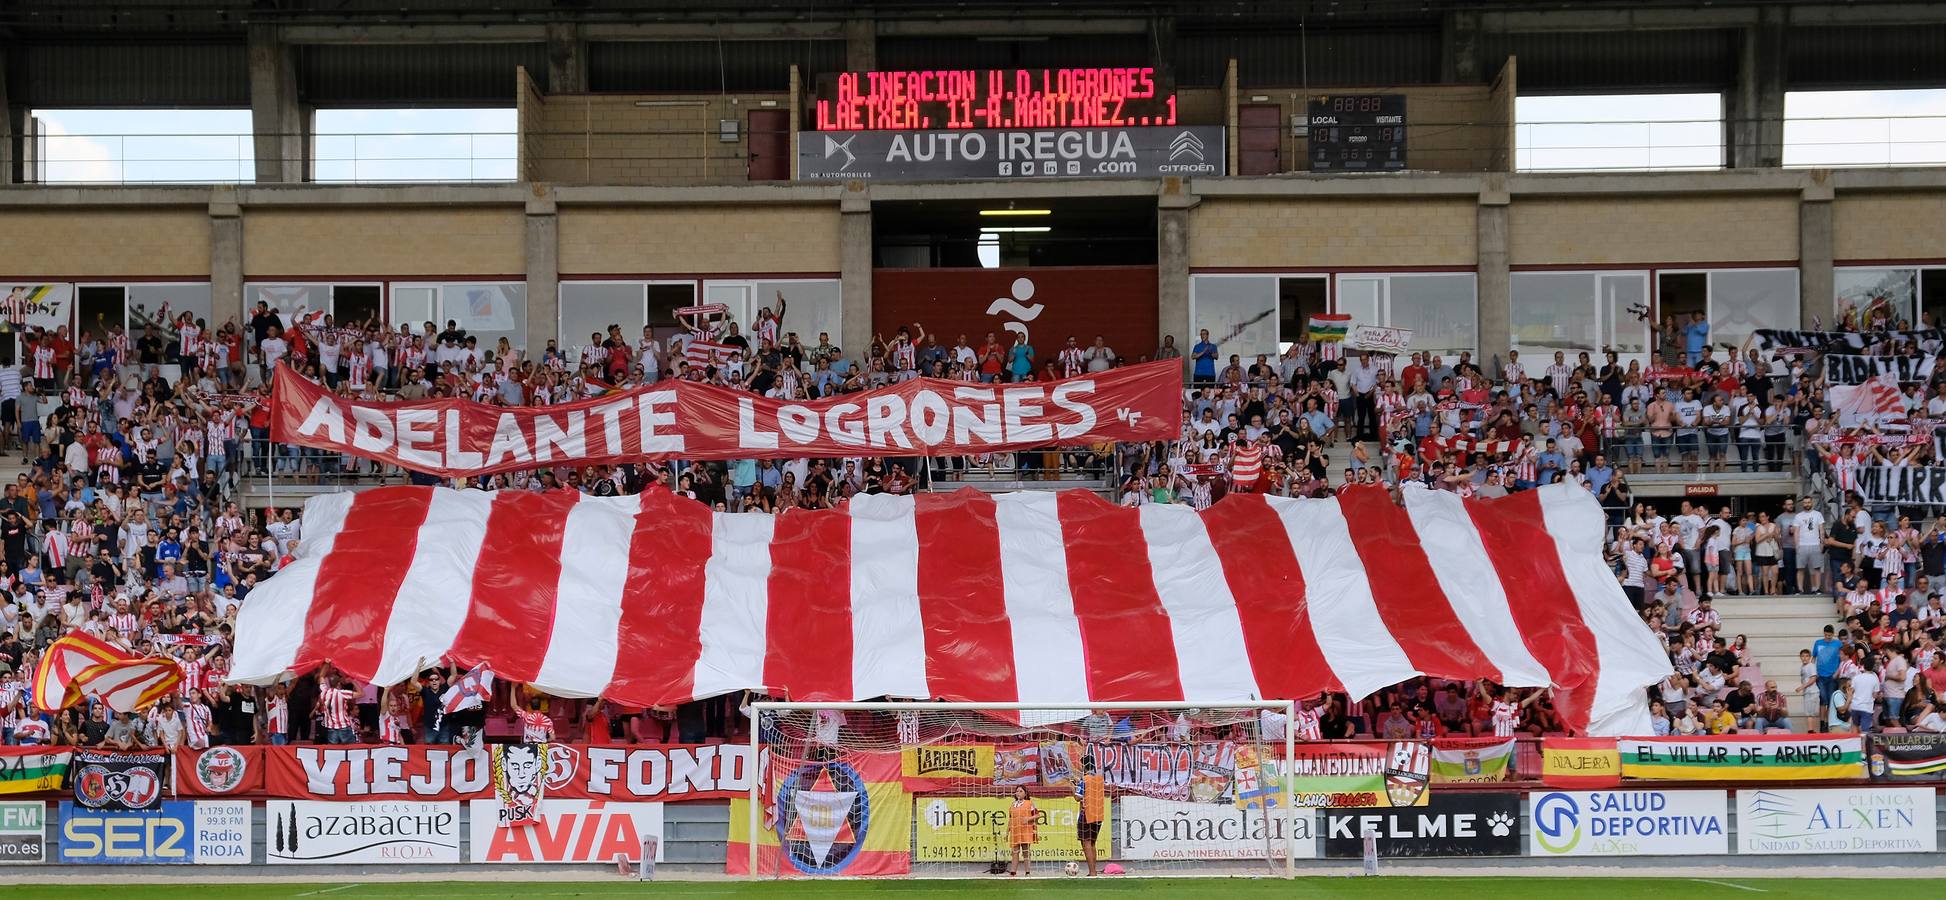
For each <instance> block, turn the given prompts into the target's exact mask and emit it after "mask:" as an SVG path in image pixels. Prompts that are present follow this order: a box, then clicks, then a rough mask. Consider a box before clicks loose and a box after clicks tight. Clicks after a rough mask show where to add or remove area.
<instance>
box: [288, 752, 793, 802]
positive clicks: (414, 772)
mask: <svg viewBox="0 0 1946 900" xmlns="http://www.w3.org/2000/svg"><path fill="white" fill-rule="evenodd" d="M263 751H264V760H265V766H264V790H265V792H267V793H269V794H270V795H271V796H273V797H292V798H300V799H310V800H372V799H398V800H487V799H493V798H494V789H493V764H492V760H491V758H490V757H489V755H488V754H487V751H486V750H485V749H473V750H469V749H465V748H461V747H457V746H427V745H413V746H393V745H381V746H336V747H334V746H316V747H265V748H263ZM754 775H755V767H754V766H752V765H750V748H749V747H746V746H740V745H730V744H723V745H701V746H659V747H622V746H594V745H581V744H549V745H548V746H547V771H546V774H545V775H544V776H543V778H544V781H545V793H546V796H547V797H548V798H549V799H557V798H558V799H573V800H635V801H660V800H724V799H728V798H731V797H743V796H747V795H748V794H749V790H750V779H751V777H753V776H754Z"/></svg>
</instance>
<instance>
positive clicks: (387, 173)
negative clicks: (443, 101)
mask: <svg viewBox="0 0 1946 900" xmlns="http://www.w3.org/2000/svg"><path fill="white" fill-rule="evenodd" d="M311 127H312V138H311V156H312V163H311V166H312V169H311V173H312V177H313V178H314V179H315V180H317V181H357V182H369V181H514V180H516V178H517V177H518V174H517V172H516V169H517V168H518V166H519V156H518V153H517V152H516V149H515V145H516V144H517V142H518V137H519V136H518V134H517V132H518V130H519V123H518V114H517V113H516V111H515V110H513V109H510V108H509V109H320V110H318V111H317V114H316V116H315V117H314V119H313V121H312V126H311Z"/></svg>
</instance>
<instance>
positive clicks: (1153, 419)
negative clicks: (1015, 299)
mask: <svg viewBox="0 0 1946 900" xmlns="http://www.w3.org/2000/svg"><path fill="white" fill-rule="evenodd" d="M1181 431H1182V368H1181V366H1180V365H1179V364H1178V363H1177V362H1176V361H1175V360H1160V361H1157V362H1150V363H1141V364H1137V365H1133V366H1124V367H1122V368H1119V369H1112V370H1109V371H1107V372H1100V373H1097V374H1093V375H1086V376H1082V377H1078V378H1063V379H1060V380H1057V381H1046V382H1029V383H1023V384H979V383H973V382H963V381H942V380H938V379H930V378H917V379H913V380H911V381H907V382H903V383H901V384H897V385H892V386H890V387H885V388H880V389H878V390H874V391H866V392H861V393H856V394H844V395H840V396H836V397H827V398H824V399H821V400H811V401H806V402H795V401H784V400H778V399H774V398H767V397H760V396H757V395H755V394H752V393H749V392H747V391H739V390H733V389H730V388H724V387H716V386H713V385H706V384H698V383H695V382H686V381H664V382H659V383H657V384H653V385H646V386H643V387H638V388H632V389H629V390H626V391H617V392H615V393H611V394H607V395H604V396H600V397H594V398H590V399H587V400H581V401H577V402H574V403H565V404H561V405H558V406H513V407H507V406H491V405H488V404H484V403H475V402H473V401H470V400H464V399H437V400H412V401H402V402H393V403H381V402H367V401H362V400H355V399H352V398H349V397H341V396H338V395H336V394H333V393H332V392H331V391H330V390H329V389H328V388H326V387H324V386H323V385H320V384H318V383H316V382H314V381H310V380H308V379H306V378H304V377H303V376H301V375H298V374H297V373H296V372H294V371H291V370H290V369H288V368H285V367H279V368H278V370H277V374H276V378H275V381H274V383H273V387H272V396H271V420H270V436H271V438H272V439H273V440H276V441H279V442H282V443H286V444H296V445H298V446H302V447H316V448H320V449H324V450H334V451H337V452H340V453H347V454H351V455H353V456H361V457H364V458H366V459H376V460H381V461H384V462H388V463H391V464H393V465H397V466H401V467H404V468H407V469H412V470H415V471H419V472H427V473H430V474H434V475H440V476H444V477H464V476H468V475H484V474H489V473H494V472H512V471H518V470H521V469H532V468H537V467H540V466H553V465H568V466H587V465H604V464H606V465H612V464H617V463H625V462H637V461H643V460H663V459H748V458H752V457H767V458H789V457H800V456H959V455H965V454H975V453H994V452H1004V451H1009V450H1025V449H1030V448H1033V447H1044V446H1048V445H1057V444H1058V445H1076V444H1092V443H1098V442H1102V441H1163V440H1174V439H1175V438H1177V437H1178V436H1179V435H1180V433H1181Z"/></svg>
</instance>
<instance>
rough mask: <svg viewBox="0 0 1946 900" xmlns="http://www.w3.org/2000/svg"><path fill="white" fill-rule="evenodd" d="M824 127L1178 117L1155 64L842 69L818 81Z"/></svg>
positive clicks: (1096, 124) (1134, 122) (1002, 125)
mask: <svg viewBox="0 0 1946 900" xmlns="http://www.w3.org/2000/svg"><path fill="white" fill-rule="evenodd" d="M813 115H814V116H815V119H814V122H813V125H814V127H815V128H816V129H817V130H818V131H927V130H935V129H948V130H953V129H967V130H971V129H1016V128H1108V127H1124V128H1125V127H1131V126H1145V125H1174V124H1176V95H1175V92H1174V91H1173V90H1170V89H1169V88H1167V87H1166V86H1164V85H1162V84H1160V83H1159V82H1158V81H1157V79H1156V74H1155V69H1153V68H1128V69H944V70H928V71H915V72H841V73H838V74H835V75H827V76H824V77H823V78H820V79H819V80H818V92H817V104H816V106H815V107H814V109H813Z"/></svg>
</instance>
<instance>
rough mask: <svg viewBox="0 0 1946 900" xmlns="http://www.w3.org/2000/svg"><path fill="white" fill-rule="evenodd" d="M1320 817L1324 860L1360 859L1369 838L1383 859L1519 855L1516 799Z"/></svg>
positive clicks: (1446, 799)
mask: <svg viewBox="0 0 1946 900" xmlns="http://www.w3.org/2000/svg"><path fill="white" fill-rule="evenodd" d="M1318 816H1319V819H1318V820H1319V821H1320V822H1322V823H1323V828H1322V830H1323V831H1324V855H1325V857H1326V858H1328V859H1355V858H1357V857H1359V856H1361V855H1363V853H1364V843H1365V842H1364V835H1365V834H1366V833H1367V832H1370V833H1371V834H1372V835H1374V836H1375V837H1376V838H1377V839H1378V855H1380V856H1384V857H1417V856H1519V855H1520V795H1519V794H1477V793H1470V792H1469V793H1444V794H1440V795H1438V796H1436V797H1434V798H1432V802H1431V803H1428V804H1427V805H1425V806H1421V807H1414V808H1411V809H1371V810H1341V809H1327V810H1323V811H1322V812H1320V813H1319V814H1318Z"/></svg>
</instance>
